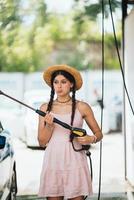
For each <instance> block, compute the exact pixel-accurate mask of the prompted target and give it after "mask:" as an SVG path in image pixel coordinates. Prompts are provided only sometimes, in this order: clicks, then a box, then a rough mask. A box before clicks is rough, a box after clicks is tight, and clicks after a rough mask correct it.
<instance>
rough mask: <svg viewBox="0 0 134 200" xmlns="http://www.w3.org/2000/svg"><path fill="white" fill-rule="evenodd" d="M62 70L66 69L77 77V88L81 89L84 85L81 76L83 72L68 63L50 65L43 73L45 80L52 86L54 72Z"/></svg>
mask: <svg viewBox="0 0 134 200" xmlns="http://www.w3.org/2000/svg"><path fill="white" fill-rule="evenodd" d="M60 70H63V71H66V72H68V73H70V74H71V75H72V76H73V77H74V79H75V82H76V90H79V89H80V88H81V86H82V83H83V81H82V77H81V74H80V72H79V71H78V70H77V69H75V68H73V67H70V66H68V65H53V66H49V67H48V68H47V69H46V70H45V71H44V73H43V79H44V80H45V82H46V83H47V84H48V85H49V86H50V87H51V77H52V74H53V73H54V72H55V71H60Z"/></svg>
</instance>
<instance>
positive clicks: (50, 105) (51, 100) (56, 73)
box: [47, 70, 76, 126]
mask: <svg viewBox="0 0 134 200" xmlns="http://www.w3.org/2000/svg"><path fill="white" fill-rule="evenodd" d="M57 75H63V76H64V77H65V78H66V79H68V80H69V81H70V82H71V83H73V87H72V88H71V91H72V113H71V122H70V124H71V126H72V125H73V121H74V116H75V109H76V99H75V92H76V83H75V79H74V77H73V76H72V75H71V74H70V73H68V72H66V71H64V70H58V71H55V72H54V73H53V74H52V77H51V87H52V89H51V94H50V100H49V102H48V106H47V111H48V112H50V111H51V110H52V106H53V99H54V94H55V91H54V88H53V81H54V79H55V77H56V76H57Z"/></svg>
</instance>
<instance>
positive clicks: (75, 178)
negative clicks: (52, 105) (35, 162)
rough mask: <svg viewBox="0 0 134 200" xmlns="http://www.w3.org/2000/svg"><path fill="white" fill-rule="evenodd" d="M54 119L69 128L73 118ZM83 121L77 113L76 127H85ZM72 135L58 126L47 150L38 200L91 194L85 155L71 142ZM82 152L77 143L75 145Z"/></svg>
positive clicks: (64, 116) (68, 116)
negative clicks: (75, 148)
mask: <svg viewBox="0 0 134 200" xmlns="http://www.w3.org/2000/svg"><path fill="white" fill-rule="evenodd" d="M53 115H54V116H55V117H56V118H57V119H59V120H61V121H63V122H66V123H68V124H70V119H71V114H70V113H67V114H54V113H53ZM82 124H83V119H82V116H81V114H80V112H79V110H78V109H76V113H75V118H74V125H73V126H75V127H82ZM69 135H70V131H69V130H68V129H65V128H63V127H61V126H60V125H58V124H55V128H54V131H53V135H52V137H51V139H50V141H49V143H48V146H47V148H46V150H45V154H44V161H43V166H42V172H41V178H40V188H39V194H38V196H39V197H57V196H64V198H66V199H69V198H74V197H78V196H83V195H84V196H85V195H90V194H92V183H91V176H90V172H89V168H88V163H87V156H86V154H85V153H84V152H83V151H81V152H76V151H74V150H73V148H72V144H71V142H70V140H69ZM75 146H76V147H77V148H80V145H79V144H78V143H75Z"/></svg>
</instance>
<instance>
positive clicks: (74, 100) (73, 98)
mask: <svg viewBox="0 0 134 200" xmlns="http://www.w3.org/2000/svg"><path fill="white" fill-rule="evenodd" d="M75 92H76V90H75V85H73V88H72V115H71V126H72V125H73V121H74V116H75V108H76V99H75Z"/></svg>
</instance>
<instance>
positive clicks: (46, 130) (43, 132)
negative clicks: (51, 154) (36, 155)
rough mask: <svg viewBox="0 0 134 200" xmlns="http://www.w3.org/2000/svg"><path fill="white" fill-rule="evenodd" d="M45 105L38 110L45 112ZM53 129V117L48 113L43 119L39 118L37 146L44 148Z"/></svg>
mask: <svg viewBox="0 0 134 200" xmlns="http://www.w3.org/2000/svg"><path fill="white" fill-rule="evenodd" d="M46 109H47V104H43V105H42V106H41V107H40V110H42V111H44V112H46ZM53 129H54V123H53V116H52V115H51V114H49V113H47V114H46V116H45V117H42V116H39V123H38V141H39V145H40V146H42V147H44V146H46V144H47V143H48V142H49V140H50V138H51V136H52V132H53Z"/></svg>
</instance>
